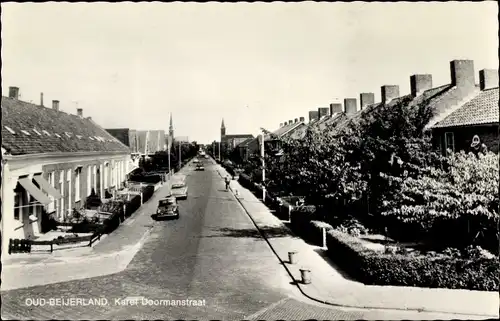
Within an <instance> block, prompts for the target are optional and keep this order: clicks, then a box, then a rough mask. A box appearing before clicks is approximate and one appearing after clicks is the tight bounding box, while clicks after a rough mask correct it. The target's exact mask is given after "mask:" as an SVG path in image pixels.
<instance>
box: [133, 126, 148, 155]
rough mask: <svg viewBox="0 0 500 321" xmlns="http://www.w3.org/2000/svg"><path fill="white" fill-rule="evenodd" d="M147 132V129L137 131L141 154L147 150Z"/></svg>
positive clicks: (138, 148)
mask: <svg viewBox="0 0 500 321" xmlns="http://www.w3.org/2000/svg"><path fill="white" fill-rule="evenodd" d="M147 134H148V131H147V130H138V131H136V132H135V135H136V137H137V152H138V153H140V154H144V153H145V152H146V144H147V140H146V139H147Z"/></svg>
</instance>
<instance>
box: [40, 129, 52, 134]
mask: <svg viewBox="0 0 500 321" xmlns="http://www.w3.org/2000/svg"><path fill="white" fill-rule="evenodd" d="M42 132H43V133H44V134H45V135H47V136H50V133H49V132H48V131H46V130H45V129H44V130H42Z"/></svg>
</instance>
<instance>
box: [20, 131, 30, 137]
mask: <svg viewBox="0 0 500 321" xmlns="http://www.w3.org/2000/svg"><path fill="white" fill-rule="evenodd" d="M21 132H22V133H23V134H25V135H28V136H31V134H30V133H28V132H27V131H26V130H21Z"/></svg>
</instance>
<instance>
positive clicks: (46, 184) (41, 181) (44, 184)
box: [33, 175, 62, 200]
mask: <svg viewBox="0 0 500 321" xmlns="http://www.w3.org/2000/svg"><path fill="white" fill-rule="evenodd" d="M33 178H34V179H35V181H36V182H37V183H38V184H39V185H40V187H41V188H42V189H43V190H44V191H46V192H47V193H49V194H50V195H52V196H53V197H54V199H56V200H58V199H61V198H62V195H61V193H59V191H58V190H56V189H55V188H54V187H53V186H52V185H50V183H49V182H47V181H46V180H45V179H44V178H43V177H42V175H35V176H33Z"/></svg>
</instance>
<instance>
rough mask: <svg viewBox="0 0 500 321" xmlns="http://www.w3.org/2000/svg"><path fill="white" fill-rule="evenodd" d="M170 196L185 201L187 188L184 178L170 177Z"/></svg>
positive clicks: (181, 176) (179, 175)
mask: <svg viewBox="0 0 500 321" xmlns="http://www.w3.org/2000/svg"><path fill="white" fill-rule="evenodd" d="M171 184H172V185H171V190H172V191H171V194H172V196H175V198H177V199H187V197H188V187H187V183H186V176H184V175H181V174H176V175H174V176H173V177H172V183H171Z"/></svg>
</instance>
